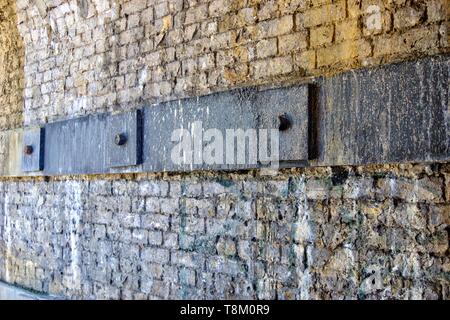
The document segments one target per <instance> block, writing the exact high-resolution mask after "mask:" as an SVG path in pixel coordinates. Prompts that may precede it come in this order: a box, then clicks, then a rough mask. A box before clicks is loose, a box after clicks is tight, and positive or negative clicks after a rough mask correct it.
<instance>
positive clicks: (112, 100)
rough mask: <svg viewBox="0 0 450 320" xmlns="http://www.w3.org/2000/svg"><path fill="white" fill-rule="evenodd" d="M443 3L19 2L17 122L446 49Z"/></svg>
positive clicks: (431, 0)
mask: <svg viewBox="0 0 450 320" xmlns="http://www.w3.org/2000/svg"><path fill="white" fill-rule="evenodd" d="M447 5H448V4H447V2H446V1H445V0H426V1H425V0H423V1H422V0H421V1H406V0H402V1H391V0H385V1H382V0H339V1H337V0H334V1H332V0H283V1H278V0H273V1H263V0H214V1H206V0H201V1H197V0H184V1H183V0H130V1H123V0H78V1H75V0H71V1H62V0H37V1H35V4H32V3H30V2H29V1H27V0H18V1H17V7H18V19H19V31H20V34H21V36H22V37H23V39H24V43H25V47H26V61H27V64H26V67H25V75H26V77H25V82H26V84H25V93H24V96H25V113H24V120H25V123H26V124H35V123H44V122H46V121H50V120H55V119H59V118H67V117H69V118H70V117H73V116H75V115H81V114H86V113H96V112H104V111H116V110H120V111H122V110H126V109H133V108H136V107H139V106H141V105H143V104H151V103H155V102H158V101H162V100H171V99H176V98H180V97H186V96H196V95H203V94H207V93H210V92H216V91H220V90H227V89H230V88H232V87H236V86H246V85H255V84H261V83H274V82H283V81H293V80H296V79H300V78H303V77H306V76H311V75H324V74H330V73H333V72H338V71H342V70H346V69H351V68H357V67H362V66H372V65H378V64H381V63H387V62H392V61H397V60H401V59H405V58H412V57H417V56H420V55H431V54H436V53H442V52H448V35H447Z"/></svg>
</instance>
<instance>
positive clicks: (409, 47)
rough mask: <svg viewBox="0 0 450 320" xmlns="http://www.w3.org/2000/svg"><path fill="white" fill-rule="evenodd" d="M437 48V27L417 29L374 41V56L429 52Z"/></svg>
mask: <svg viewBox="0 0 450 320" xmlns="http://www.w3.org/2000/svg"><path fill="white" fill-rule="evenodd" d="M438 47H439V27H438V26H430V27H419V28H415V29H411V30H409V31H407V32H404V33H402V34H398V33H396V34H394V35H388V36H381V37H378V38H376V39H375V41H374V56H375V57H378V56H385V55H392V54H399V53H413V52H424V53H425V52H429V50H433V49H438Z"/></svg>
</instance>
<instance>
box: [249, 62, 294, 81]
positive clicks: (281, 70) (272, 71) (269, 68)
mask: <svg viewBox="0 0 450 320" xmlns="http://www.w3.org/2000/svg"><path fill="white" fill-rule="evenodd" d="M251 66H252V69H253V75H254V77H255V78H256V79H259V78H264V77H270V76H277V75H282V74H286V73H289V72H291V71H292V69H293V67H292V59H291V57H277V58H272V59H265V60H259V61H255V62H253V63H251Z"/></svg>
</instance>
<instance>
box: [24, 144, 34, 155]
mask: <svg viewBox="0 0 450 320" xmlns="http://www.w3.org/2000/svg"><path fill="white" fill-rule="evenodd" d="M23 153H25V154H26V155H30V154H32V153H33V146H25V147H24V148H23Z"/></svg>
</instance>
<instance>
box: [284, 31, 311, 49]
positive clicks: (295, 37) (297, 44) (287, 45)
mask: <svg viewBox="0 0 450 320" xmlns="http://www.w3.org/2000/svg"><path fill="white" fill-rule="evenodd" d="M307 45H308V42H307V34H306V32H297V33H292V34H287V35H284V36H280V37H279V38H278V47H279V52H280V54H285V53H288V52H291V51H298V50H301V49H305V48H306V47H307Z"/></svg>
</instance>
